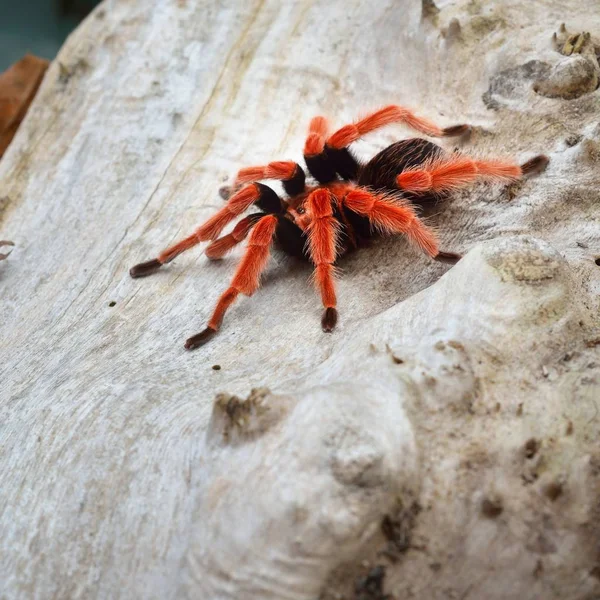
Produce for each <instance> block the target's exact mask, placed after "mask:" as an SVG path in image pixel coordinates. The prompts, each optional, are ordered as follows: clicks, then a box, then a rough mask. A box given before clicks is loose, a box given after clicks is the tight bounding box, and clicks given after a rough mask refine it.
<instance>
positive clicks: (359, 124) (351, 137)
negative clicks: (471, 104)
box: [327, 104, 470, 150]
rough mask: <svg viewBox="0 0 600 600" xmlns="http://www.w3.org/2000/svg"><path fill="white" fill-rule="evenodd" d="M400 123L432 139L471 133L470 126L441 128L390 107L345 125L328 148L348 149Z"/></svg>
mask: <svg viewBox="0 0 600 600" xmlns="http://www.w3.org/2000/svg"><path fill="white" fill-rule="evenodd" d="M392 123H400V124H402V125H406V126H407V127H410V128H411V129H414V130H416V131H419V132H420V133H423V134H425V135H428V136H432V137H453V136H459V135H463V134H464V133H466V132H467V131H469V129H470V126H469V125H454V126H452V127H445V128H442V127H439V126H438V125H436V124H435V123H434V122H433V121H430V120H429V119H425V118H424V117H419V116H417V115H416V114H415V113H414V112H412V111H411V110H410V109H408V108H406V107H404V106H396V105H393V104H392V105H390V106H386V107H385V108H382V109H380V110H377V111H375V112H374V113H371V114H370V115H367V116H366V117H365V118H364V119H361V120H360V121H356V122H355V123H352V124H350V125H344V127H342V128H341V129H338V130H337V131H336V132H335V133H333V134H332V135H331V136H330V137H329V138H328V139H327V147H328V148H332V149H336V150H338V149H342V148H346V147H347V146H348V145H350V144H351V143H352V142H355V141H356V140H358V139H359V138H361V137H362V136H363V135H366V134H367V133H370V132H371V131H375V130H376V129H380V128H382V127H385V126H386V125H390V124H392Z"/></svg>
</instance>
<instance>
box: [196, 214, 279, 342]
mask: <svg viewBox="0 0 600 600" xmlns="http://www.w3.org/2000/svg"><path fill="white" fill-rule="evenodd" d="M277 221H278V218H277V216H276V215H265V216H263V217H262V218H261V219H260V220H259V221H258V222H257V223H256V225H254V228H253V229H252V233H251V234H250V237H249V238H248V246H247V248H246V252H245V254H244V256H243V257H242V260H241V261H240V264H239V265H238V267H237V269H236V271H235V274H234V276H233V279H232V280H231V284H230V285H229V287H228V288H227V289H226V290H225V292H224V293H223V294H222V295H221V297H220V298H219V300H218V302H217V306H216V307H215V310H214V312H213V314H212V316H211V318H210V320H209V322H208V325H207V327H206V329H205V330H204V331H202V332H200V333H198V334H196V335H194V336H192V337H190V338H188V340H187V341H186V342H185V347H186V348H187V349H188V350H193V349H194V348H198V347H199V346H202V345H203V344H205V343H206V342H207V341H208V340H209V339H210V338H211V337H212V336H213V335H214V334H215V333H217V331H218V329H219V327H220V326H221V323H222V322H223V317H224V316H225V312H226V311H227V309H228V308H229V307H230V306H231V305H232V304H233V302H234V300H235V299H236V298H237V297H238V296H239V295H240V294H245V295H246V296H252V294H253V293H254V292H255V291H256V290H257V289H258V287H259V285H260V276H261V274H262V272H263V271H264V269H265V267H266V266H267V262H268V260H269V254H270V248H271V244H272V242H273V236H274V234H275V229H276V227H277Z"/></svg>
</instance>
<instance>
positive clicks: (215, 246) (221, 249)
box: [205, 213, 265, 260]
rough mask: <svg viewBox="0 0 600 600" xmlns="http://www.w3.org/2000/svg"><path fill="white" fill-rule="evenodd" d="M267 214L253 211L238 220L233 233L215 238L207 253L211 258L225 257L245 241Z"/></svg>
mask: <svg viewBox="0 0 600 600" xmlns="http://www.w3.org/2000/svg"><path fill="white" fill-rule="evenodd" d="M264 216H265V213H253V214H251V215H248V216H247V217H245V218H243V219H242V220H241V221H238V223H237V225H236V226H235V227H234V228H233V231H232V232H231V233H228V234H227V235H224V236H223V237H220V238H219V239H217V240H215V241H214V242H212V243H211V244H210V246H208V248H206V251H205V254H206V256H208V258H210V259H211V260H217V259H219V258H223V257H224V256H225V254H227V253H228V252H229V251H230V250H232V249H233V248H234V247H235V246H237V244H239V243H240V242H242V241H244V240H245V239H246V236H247V235H248V233H250V230H251V229H252V227H254V225H256V223H258V221H259V220H260V219H261V218H262V217H264Z"/></svg>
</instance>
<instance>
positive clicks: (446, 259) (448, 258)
mask: <svg viewBox="0 0 600 600" xmlns="http://www.w3.org/2000/svg"><path fill="white" fill-rule="evenodd" d="M461 258H462V254H456V253H455V252H438V253H437V254H436V255H435V256H434V257H433V259H434V260H437V261H439V262H442V263H446V264H447V265H455V264H456V263H457V262H458V261H459V260H460V259H461Z"/></svg>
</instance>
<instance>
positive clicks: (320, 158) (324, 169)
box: [304, 152, 337, 183]
mask: <svg viewBox="0 0 600 600" xmlns="http://www.w3.org/2000/svg"><path fill="white" fill-rule="evenodd" d="M304 162H305V163H306V166H307V167H308V170H309V172H310V174H311V175H312V176H313V177H314V178H315V179H316V180H317V181H318V182H319V183H330V182H332V181H335V180H336V179H337V174H336V172H335V168H334V167H333V165H332V164H331V160H330V159H329V157H328V156H327V154H326V153H325V152H321V154H313V155H312V156H307V155H306V154H305V155H304Z"/></svg>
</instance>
